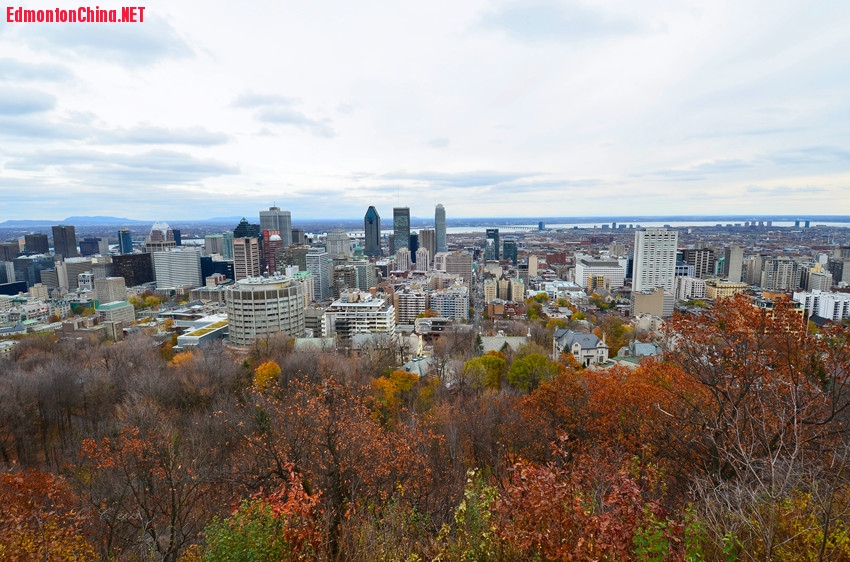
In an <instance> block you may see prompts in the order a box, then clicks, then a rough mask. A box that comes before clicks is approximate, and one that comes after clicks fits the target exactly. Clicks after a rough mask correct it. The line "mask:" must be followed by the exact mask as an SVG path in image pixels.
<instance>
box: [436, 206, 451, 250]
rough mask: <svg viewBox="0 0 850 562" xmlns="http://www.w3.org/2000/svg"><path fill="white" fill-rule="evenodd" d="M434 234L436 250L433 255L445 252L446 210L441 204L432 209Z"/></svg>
mask: <svg viewBox="0 0 850 562" xmlns="http://www.w3.org/2000/svg"><path fill="white" fill-rule="evenodd" d="M434 234H435V236H436V248H435V251H434V253H435V254H436V253H437V252H446V251H448V250H446V208H445V207H443V205H442V204H439V205H437V207H436V208H435V209H434Z"/></svg>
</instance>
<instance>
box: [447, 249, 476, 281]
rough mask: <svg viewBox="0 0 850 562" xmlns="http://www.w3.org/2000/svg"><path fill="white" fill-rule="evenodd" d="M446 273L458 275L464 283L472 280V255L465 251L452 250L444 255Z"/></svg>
mask: <svg viewBox="0 0 850 562" xmlns="http://www.w3.org/2000/svg"><path fill="white" fill-rule="evenodd" d="M445 264H446V273H450V274H452V275H460V276H461V277H463V281H464V282H465V283H469V282H470V281H472V256H471V255H470V254H467V253H466V252H452V253H451V254H446V257H445Z"/></svg>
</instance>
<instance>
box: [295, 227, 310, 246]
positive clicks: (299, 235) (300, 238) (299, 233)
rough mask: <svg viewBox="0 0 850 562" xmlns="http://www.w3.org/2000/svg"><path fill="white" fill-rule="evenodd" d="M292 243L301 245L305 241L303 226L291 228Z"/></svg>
mask: <svg viewBox="0 0 850 562" xmlns="http://www.w3.org/2000/svg"><path fill="white" fill-rule="evenodd" d="M292 243H293V244H299V245H301V246H303V245H304V244H306V243H307V236H306V235H305V234H304V229H303V228H293V229H292Z"/></svg>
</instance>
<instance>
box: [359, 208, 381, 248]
mask: <svg viewBox="0 0 850 562" xmlns="http://www.w3.org/2000/svg"><path fill="white" fill-rule="evenodd" d="M363 229H364V230H365V231H366V248H365V249H364V253H365V254H366V255H367V256H369V257H372V258H374V257H379V256H380V255H381V216H380V215H379V214H378V210H377V209H375V207H369V209H368V210H367V211H366V216H365V217H363Z"/></svg>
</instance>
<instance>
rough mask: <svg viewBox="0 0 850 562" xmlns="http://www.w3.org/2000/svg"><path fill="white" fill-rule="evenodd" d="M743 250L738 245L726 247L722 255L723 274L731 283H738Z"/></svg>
mask: <svg viewBox="0 0 850 562" xmlns="http://www.w3.org/2000/svg"><path fill="white" fill-rule="evenodd" d="M743 265H744V250H743V248H741V247H740V246H730V247H729V248H726V252H725V255H724V257H723V275H724V276H725V277H726V278H727V279H728V280H729V281H732V282H733V283H739V282H740V281H741V276H742V274H743Z"/></svg>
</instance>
